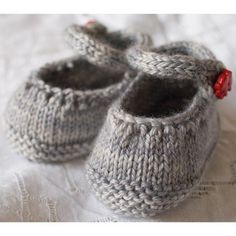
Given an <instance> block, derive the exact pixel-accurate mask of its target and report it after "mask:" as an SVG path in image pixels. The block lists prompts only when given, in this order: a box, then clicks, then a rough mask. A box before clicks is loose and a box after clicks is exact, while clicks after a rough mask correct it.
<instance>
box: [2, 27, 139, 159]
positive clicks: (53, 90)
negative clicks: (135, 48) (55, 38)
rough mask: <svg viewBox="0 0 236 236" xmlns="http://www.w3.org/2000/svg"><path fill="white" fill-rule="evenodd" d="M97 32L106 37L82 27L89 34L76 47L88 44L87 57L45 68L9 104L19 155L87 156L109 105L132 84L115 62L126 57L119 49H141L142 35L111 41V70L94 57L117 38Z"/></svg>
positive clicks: (13, 139)
mask: <svg viewBox="0 0 236 236" xmlns="http://www.w3.org/2000/svg"><path fill="white" fill-rule="evenodd" d="M98 26H100V28H102V29H103V31H102V32H101V30H100V28H99V27H98V28H99V30H97V31H96V27H95V28H92V29H91V30H90V28H87V27H79V26H78V27H77V28H81V29H83V31H84V34H82V35H76V42H79V41H80V40H81V42H82V41H83V45H84V47H85V49H84V50H85V51H84V55H81V57H80V56H79V57H78V56H77V57H72V58H67V59H65V60H61V61H58V62H55V63H50V64H48V65H46V66H43V67H42V68H40V69H39V70H37V71H36V72H34V73H33V74H32V75H31V76H30V78H29V79H28V80H27V81H26V82H25V83H24V84H23V85H22V86H21V87H20V88H19V89H18V91H17V92H16V93H15V94H14V96H13V97H12V98H11V99H10V101H9V104H8V106H7V110H6V114H5V117H6V119H5V120H6V128H7V134H8V137H9V139H10V141H11V143H12V144H13V146H14V147H15V148H16V150H17V151H18V152H19V153H21V154H23V155H24V156H26V157H27V158H28V159H30V160H37V161H66V160H69V159H73V158H75V157H82V156H86V155H87V154H88V153H89V152H90V150H91V147H92V143H93V140H94V138H95V137H96V135H97V133H98V131H99V129H100V127H101V125H102V123H103V119H104V116H105V115H106V113H107V109H108V107H109V105H110V104H111V103H112V102H113V101H114V100H115V99H116V98H117V97H118V96H119V95H120V93H121V92H122V91H123V90H124V89H125V88H126V87H127V85H128V83H129V82H130V80H131V79H130V78H132V76H133V75H131V73H130V72H129V71H128V68H127V66H126V67H125V65H123V62H122V67H121V66H120V67H119V66H118V65H119V62H118V61H116V59H118V58H116V56H117V54H119V57H122V56H123V50H122V49H123V48H117V44H122V45H123V47H124V48H125V47H126V48H128V47H129V46H128V44H130V43H131V41H132V45H133V44H139V43H140V41H139V40H140V35H138V37H135V35H131V36H130V37H128V36H127V35H126V34H125V37H124V38H122V37H123V36H122V32H120V38H119V40H118V41H119V42H118V43H117V42H116V40H115V39H114V40H113V41H112V40H111V42H110V43H109V50H110V51H109V56H111V57H113V59H114V62H115V63H114V64H111V65H108V64H106V63H105V62H104V63H102V61H101V60H102V58H103V56H104V57H105V56H106V54H105V53H106V52H104V55H103V56H100V57H96V58H95V57H93V59H92V60H91V58H92V55H93V54H94V55H96V54H99V50H100V49H101V48H107V47H108V42H106V40H109V39H110V35H113V33H108V32H106V31H105V27H104V26H102V25H100V24H98ZM72 28H73V27H72ZM70 29H71V27H69V29H68V30H69V31H70ZM67 32H68V31H67ZM97 35H99V36H97ZM67 36H68V35H67ZM84 37H85V38H86V40H87V41H86V42H85V41H84ZM98 37H99V40H100V41H101V42H100V41H99V40H98V39H97V38H98ZM136 38H137V40H135V39H136ZM112 39H113V38H112ZM91 42H93V43H92V44H89V43H91ZM86 43H87V44H86ZM141 43H142V42H141ZM113 47H114V48H115V49H114V50H113ZM113 51H114V52H113ZM79 53H80V52H79ZM86 53H88V54H86ZM91 53H93V54H91ZM113 53H115V55H113ZM99 55H100V54H99ZM117 67H118V68H117Z"/></svg>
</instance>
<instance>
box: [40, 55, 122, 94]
mask: <svg viewBox="0 0 236 236" xmlns="http://www.w3.org/2000/svg"><path fill="white" fill-rule="evenodd" d="M123 75H124V73H123V72H111V71H110V70H106V69H104V68H100V67H97V66H95V65H92V64H91V63H89V62H87V61H85V60H81V59H77V60H72V61H70V62H65V63H61V64H55V65H53V66H50V67H47V69H46V70H45V69H44V70H41V71H40V72H39V77H40V78H41V79H42V80H43V81H44V82H45V83H47V84H50V85H51V86H53V87H59V88H61V89H67V88H70V89H76V90H82V91H83V90H95V89H101V88H105V87H108V86H110V85H112V84H116V83H118V82H120V81H121V80H122V78H123Z"/></svg>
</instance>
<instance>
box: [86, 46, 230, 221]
mask: <svg viewBox="0 0 236 236" xmlns="http://www.w3.org/2000/svg"><path fill="white" fill-rule="evenodd" d="M127 57H128V60H129V62H130V64H131V65H132V66H133V67H134V68H136V69H139V70H140V71H144V72H145V73H142V74H140V75H139V77H138V78H136V79H135V80H134V82H133V83H132V84H130V86H129V88H128V89H127V90H126V92H125V94H124V95H123V96H122V97H121V98H120V99H119V100H117V101H116V102H115V103H114V104H113V105H112V106H111V108H110V109H109V111H108V116H107V118H106V121H105V123H104V126H103V128H102V129H101V132H100V134H99V136H98V138H97V141H96V144H95V147H94V149H93V151H92V153H91V156H90V158H89V160H88V163H87V176H88V180H89V183H90V185H91V187H92V189H93V191H95V193H96V195H97V196H98V198H99V199H100V200H101V201H102V202H104V203H105V204H107V205H108V206H109V207H110V208H111V209H113V210H114V211H115V212H116V213H122V214H125V215H135V216H141V217H147V216H148V217H150V216H155V215H157V214H159V213H161V212H163V211H165V210H167V209H169V208H172V207H174V206H176V205H177V204H178V203H180V202H181V201H183V200H184V199H185V198H186V197H187V196H188V195H189V194H190V193H191V191H192V189H193V188H194V187H195V186H196V185H197V184H198V182H199V180H200V179H201V176H202V174H203V171H204V170H205V167H206V163H207V160H208V159H209V157H210V156H211V153H212V151H213V149H214V148H215V145H216V143H217V137H218V133H219V119H218V115H217V111H216V108H215V101H216V100H217V98H222V97H223V95H226V93H227V90H230V86H231V85H230V83H231V72H230V71H228V70H226V69H224V66H223V64H222V63H221V62H219V61H217V60H216V59H215V57H214V56H213V54H212V53H211V52H210V51H209V50H208V49H206V48H205V47H203V46H201V45H199V44H196V43H189V42H177V43H173V44H169V45H165V46H163V47H160V48H157V49H155V50H154V52H145V51H143V50H142V49H130V51H129V52H128V54H127Z"/></svg>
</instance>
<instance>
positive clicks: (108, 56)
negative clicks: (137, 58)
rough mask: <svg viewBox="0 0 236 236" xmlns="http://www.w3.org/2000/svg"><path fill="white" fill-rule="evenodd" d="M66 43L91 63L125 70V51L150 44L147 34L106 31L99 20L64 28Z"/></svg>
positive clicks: (150, 40)
mask: <svg viewBox="0 0 236 236" xmlns="http://www.w3.org/2000/svg"><path fill="white" fill-rule="evenodd" d="M65 39H66V41H67V43H68V44H69V45H70V46H71V47H72V48H73V49H74V50H75V51H76V52H77V53H78V54H79V55H80V56H82V57H85V58H86V59H87V60H88V61H90V62H91V63H93V64H96V65H99V66H104V67H106V68H112V69H113V70H121V71H122V70H126V69H127V60H126V56H125V53H124V52H125V51H126V50H128V49H129V48H131V47H133V46H135V45H136V46H145V47H146V46H151V45H152V39H151V37H150V36H149V35H147V34H143V33H140V32H129V31H128V30H123V31H114V32H108V30H107V28H106V27H105V26H104V25H102V24H101V23H99V22H95V23H94V24H92V25H91V26H81V25H71V26H69V27H68V28H67V29H66V30H65Z"/></svg>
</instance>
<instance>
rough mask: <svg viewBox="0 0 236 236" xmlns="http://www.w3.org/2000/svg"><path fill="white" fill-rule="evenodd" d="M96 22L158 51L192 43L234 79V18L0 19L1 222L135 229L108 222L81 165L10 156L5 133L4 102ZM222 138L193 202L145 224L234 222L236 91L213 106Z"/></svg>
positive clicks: (113, 217) (109, 215) (109, 217)
mask: <svg viewBox="0 0 236 236" xmlns="http://www.w3.org/2000/svg"><path fill="white" fill-rule="evenodd" d="M90 18H95V19H98V20H100V21H101V22H103V23H106V24H107V25H108V26H109V27H110V28H111V29H121V28H125V27H128V28H131V29H133V30H140V31H143V32H147V33H150V34H151V35H152V36H153V38H154V41H155V44H156V45H160V44H162V43H164V42H168V41H173V40H196V41H199V42H202V43H205V44H206V45H207V46H208V47H210V48H211V50H213V51H214V52H215V54H216V55H217V56H218V58H219V59H220V60H222V61H223V62H224V63H225V64H226V65H227V67H228V68H229V69H231V70H233V72H234V74H236V60H235V57H236V48H235V38H236V15H227V16H226V15H159V16H158V15H94V16H89V15H2V16H0V121H1V122H0V221H138V220H141V221H142V220H143V219H133V218H124V217H122V216H118V215H114V214H113V213H112V212H110V211H109V209H107V208H106V207H104V206H103V205H102V204H101V203H100V202H99V201H97V200H96V198H95V197H94V195H93V194H92V193H91V192H90V191H89V188H88V185H87V182H86V179H85V177H84V160H74V161H71V162H67V163H64V164H53V165H52V164H37V163H32V162H29V161H27V160H26V159H25V158H23V157H22V156H19V155H16V154H15V153H14V152H13V150H11V148H10V147H9V145H8V142H7V140H6V137H5V135H4V132H3V122H2V114H3V111H4V109H5V107H6V102H7V100H8V99H9V97H10V96H11V95H12V93H13V92H14V90H15V89H16V88H17V87H18V85H19V84H20V83H21V82H22V81H23V80H25V79H26V78H27V76H28V74H29V73H30V71H31V70H32V69H35V68H38V67H39V66H41V65H43V64H44V63H46V62H50V61H52V60H57V59H60V58H63V57H65V56H67V55H71V53H72V52H71V50H69V49H67V47H66V46H65V44H64V42H63V38H62V32H63V29H64V28H65V27H66V26H68V25H69V24H71V23H84V22H85V21H86V20H87V19H90ZM218 109H219V112H220V116H221V121H222V132H221V138H220V141H219V144H218V146H217V148H216V151H215V154H214V156H213V158H212V161H211V162H210V165H209V169H208V171H207V172H206V176H205V177H204V179H203V181H202V183H201V184H200V186H199V187H197V188H196V190H195V191H194V192H193V194H192V196H191V197H190V198H189V199H188V200H187V201H185V202H184V203H182V204H181V205H179V207H177V208H175V209H172V210H170V211H169V212H166V213H164V214H161V215H160V216H158V217H156V218H153V219H148V221H236V118H235V117H236V91H235V83H234V85H233V92H231V94H230V95H229V96H228V97H227V98H225V99H224V100H222V101H219V103H218Z"/></svg>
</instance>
